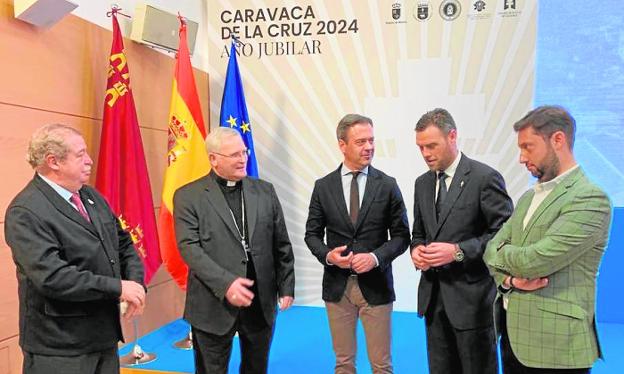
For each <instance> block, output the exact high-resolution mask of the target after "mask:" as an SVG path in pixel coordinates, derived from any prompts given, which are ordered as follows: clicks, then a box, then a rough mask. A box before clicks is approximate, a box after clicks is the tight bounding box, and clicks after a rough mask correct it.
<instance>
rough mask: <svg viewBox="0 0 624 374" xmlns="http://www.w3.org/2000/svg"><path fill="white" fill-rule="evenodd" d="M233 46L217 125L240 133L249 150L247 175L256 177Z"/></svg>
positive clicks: (251, 142) (251, 141)
mask: <svg viewBox="0 0 624 374" xmlns="http://www.w3.org/2000/svg"><path fill="white" fill-rule="evenodd" d="M234 44H235V42H232V47H231V48H230V60H229V61H228V67H227V74H226V76H225V88H224V89H223V99H222V100H221V114H220V116H219V123H220V124H221V126H223V127H230V128H233V129H236V130H238V132H240V134H241V136H242V137H243V141H244V142H245V145H246V146H247V149H248V150H249V158H248V160H247V175H249V176H251V177H258V164H257V163H256V152H255V150H254V145H253V138H252V136H251V124H250V123H249V115H248V114H247V105H246V104H245V93H244V92H243V82H242V80H241V75H240V71H239V70H238V61H237V60H236V48H235V47H234Z"/></svg>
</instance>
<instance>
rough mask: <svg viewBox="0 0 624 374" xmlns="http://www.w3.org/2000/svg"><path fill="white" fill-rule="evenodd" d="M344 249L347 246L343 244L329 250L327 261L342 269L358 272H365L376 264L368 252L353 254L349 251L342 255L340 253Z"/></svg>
mask: <svg viewBox="0 0 624 374" xmlns="http://www.w3.org/2000/svg"><path fill="white" fill-rule="evenodd" d="M345 249H347V246H346V245H343V246H340V247H336V248H334V249H332V250H331V251H329V253H328V254H327V262H328V263H330V264H332V265H336V266H338V267H339V268H342V269H351V270H353V271H354V272H356V273H358V274H362V273H366V272H367V271H370V270H372V269H373V268H374V267H375V266H376V265H377V263H376V262H375V259H374V258H373V256H372V255H371V254H370V253H356V254H353V252H349V253H348V254H346V255H343V254H342V253H343V252H344V251H345Z"/></svg>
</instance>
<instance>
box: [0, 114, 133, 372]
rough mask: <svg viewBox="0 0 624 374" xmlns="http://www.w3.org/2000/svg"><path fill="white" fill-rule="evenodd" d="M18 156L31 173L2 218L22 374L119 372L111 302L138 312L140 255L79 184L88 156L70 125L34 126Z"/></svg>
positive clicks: (115, 311)
mask: <svg viewBox="0 0 624 374" xmlns="http://www.w3.org/2000/svg"><path fill="white" fill-rule="evenodd" d="M27 158H28V162H29V163H30V165H31V166H32V167H33V168H34V169H35V171H36V173H35V176H34V178H33V179H32V180H31V181H30V183H28V185H27V186H26V187H25V188H24V189H23V190H22V191H21V192H20V193H19V194H18V195H17V196H16V197H15V198H14V199H13V201H12V202H11V204H10V205H9V207H8V209H7V213H6V218H5V237H6V241H7V243H8V244H9V246H10V247H11V251H12V253H13V260H14V261H15V265H16V270H17V281H18V294H19V328H20V341H19V342H20V346H21V348H22V352H23V353H24V368H23V372H24V373H26V374H54V373H59V374H61V373H62V374H93V373H103V374H113V373H118V372H119V357H118V354H117V343H118V341H120V340H122V339H123V337H122V332H121V325H120V323H119V314H120V308H119V302H120V300H121V301H125V302H126V303H127V305H128V308H127V309H126V311H125V317H131V316H134V315H139V314H141V313H142V310H143V307H144V301H145V290H144V287H143V265H142V264H141V260H140V259H139V257H138V255H137V253H136V251H135V248H134V246H133V244H132V239H131V237H130V235H129V234H128V233H127V232H126V231H124V230H123V229H122V228H121V225H120V224H119V221H118V220H117V218H116V217H115V215H114V213H113V212H112V210H111V209H110V207H109V206H108V204H107V203H106V201H105V200H104V198H103V197H102V195H100V194H99V193H98V192H97V191H95V190H94V189H93V188H91V187H89V186H87V185H86V183H87V182H88V181H89V176H90V174H91V166H92V164H93V161H92V160H91V158H90V157H89V154H88V153H87V147H86V144H85V141H84V139H83V138H82V136H81V135H80V133H79V132H78V131H76V130H74V129H73V128H71V127H68V126H65V125H59V124H53V125H47V126H44V127H42V128H40V129H39V130H37V131H36V132H35V133H34V134H33V136H32V138H31V140H30V144H29V146H28V156H27Z"/></svg>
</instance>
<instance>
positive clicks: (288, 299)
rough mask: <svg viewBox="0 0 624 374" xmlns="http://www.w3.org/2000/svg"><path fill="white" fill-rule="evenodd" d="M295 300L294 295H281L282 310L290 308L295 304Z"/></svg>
mask: <svg viewBox="0 0 624 374" xmlns="http://www.w3.org/2000/svg"><path fill="white" fill-rule="evenodd" d="M293 301H294V298H293V297H292V296H284V297H280V298H279V300H278V302H279V308H280V310H281V311H282V312H283V311H285V310H286V309H288V308H290V307H291V306H292V304H293Z"/></svg>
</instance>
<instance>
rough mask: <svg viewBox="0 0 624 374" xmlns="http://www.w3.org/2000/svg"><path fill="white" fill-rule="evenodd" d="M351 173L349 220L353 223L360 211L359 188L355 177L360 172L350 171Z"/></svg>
mask: <svg viewBox="0 0 624 374" xmlns="http://www.w3.org/2000/svg"><path fill="white" fill-rule="evenodd" d="M351 174H352V175H353V178H352V179H351V193H350V195H349V215H350V216H351V222H353V224H354V225H355V223H356V222H357V218H358V214H359V213H360V190H359V188H358V182H357V177H358V175H360V172H359V171H352V172H351Z"/></svg>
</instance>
